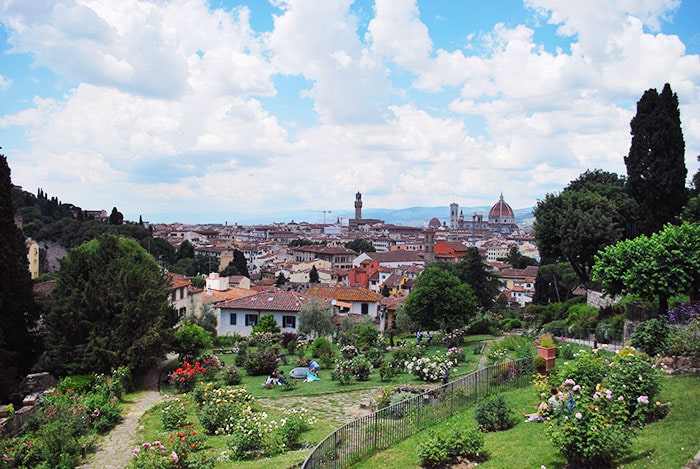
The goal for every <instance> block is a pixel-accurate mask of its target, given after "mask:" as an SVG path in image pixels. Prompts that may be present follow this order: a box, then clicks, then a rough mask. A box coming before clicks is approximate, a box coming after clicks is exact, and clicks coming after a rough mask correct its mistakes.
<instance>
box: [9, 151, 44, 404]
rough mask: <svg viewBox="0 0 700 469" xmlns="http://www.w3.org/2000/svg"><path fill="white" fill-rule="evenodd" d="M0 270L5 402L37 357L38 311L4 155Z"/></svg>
mask: <svg viewBox="0 0 700 469" xmlns="http://www.w3.org/2000/svg"><path fill="white" fill-rule="evenodd" d="M0 266H2V267H1V268H0V402H7V399H8V397H9V395H10V394H11V393H12V392H14V391H16V386H17V383H18V382H19V379H20V378H21V376H22V375H23V374H25V373H26V372H27V371H28V370H29V368H30V367H31V366H32V364H33V363H34V360H36V358H37V355H38V353H39V340H38V337H37V335H36V324H37V321H38V319H39V307H38V306H37V304H36V303H35V302H34V297H33V294H32V279H31V276H30V274H29V268H28V261H27V248H26V246H25V244H24V236H22V232H21V230H19V229H18V228H17V226H16V225H15V210H14V206H13V205H12V182H11V178H10V167H9V166H8V164H7V158H6V157H5V155H0Z"/></svg>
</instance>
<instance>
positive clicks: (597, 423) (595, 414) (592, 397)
mask: <svg viewBox="0 0 700 469" xmlns="http://www.w3.org/2000/svg"><path fill="white" fill-rule="evenodd" d="M567 384H568V385H569V386H571V388H570V389H569V391H567V392H568V393H569V395H570V397H571V398H572V400H573V401H574V402H575V404H574V405H573V406H572V407H571V409H569V408H568V407H567V406H565V407H564V409H563V410H562V411H560V412H557V413H554V414H553V415H552V416H551V420H550V421H549V422H548V424H547V427H546V428H545V431H546V433H547V435H549V437H550V439H551V440H552V443H553V444H554V445H555V446H556V447H557V448H559V450H560V451H561V453H562V454H563V455H564V457H565V458H566V460H567V462H568V463H569V464H570V465H571V466H572V467H601V468H602V467H613V463H614V461H615V460H617V459H618V458H620V457H621V456H622V455H623V454H625V452H626V450H627V449H628V448H629V446H630V444H631V441H632V437H634V436H635V435H636V433H637V429H638V428H637V427H636V426H634V425H629V424H628V419H629V417H630V415H629V412H628V410H627V408H626V406H625V400H627V399H632V398H631V397H629V395H628V394H626V395H624V396H622V395H618V394H615V393H613V392H612V391H611V390H609V389H606V388H605V387H599V388H598V389H596V387H595V386H594V387H592V388H587V387H579V385H578V384H576V382H574V381H571V380H567ZM620 397H622V399H620Z"/></svg>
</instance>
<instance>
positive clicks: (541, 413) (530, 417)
mask: <svg viewBox="0 0 700 469" xmlns="http://www.w3.org/2000/svg"><path fill="white" fill-rule="evenodd" d="M549 393H550V396H549V399H547V401H546V402H541V403H540V405H539V406H538V407H537V412H535V413H534V414H525V417H527V420H525V421H526V422H541V421H542V420H544V419H545V418H547V417H548V416H549V415H552V414H554V413H557V412H559V411H560V410H561V409H563V408H564V400H563V396H562V395H561V393H560V392H559V389H557V388H556V386H552V387H551V389H550V390H549Z"/></svg>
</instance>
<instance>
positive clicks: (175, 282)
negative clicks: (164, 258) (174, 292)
mask: <svg viewBox="0 0 700 469" xmlns="http://www.w3.org/2000/svg"><path fill="white" fill-rule="evenodd" d="M168 277H170V281H171V287H170V288H172V289H176V288H181V287H186V286H188V285H192V282H191V281H190V279H188V278H187V277H185V276H184V275H180V274H173V273H168Z"/></svg>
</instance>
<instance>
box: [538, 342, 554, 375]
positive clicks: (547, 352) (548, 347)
mask: <svg viewBox="0 0 700 469" xmlns="http://www.w3.org/2000/svg"><path fill="white" fill-rule="evenodd" d="M536 343H537V356H539V357H542V358H544V359H545V360H546V363H547V366H546V370H547V371H549V369H550V368H552V367H553V366H554V360H555V359H556V357H557V346H556V344H555V343H554V339H553V338H552V336H551V335H550V334H542V335H541V336H540V337H539V339H537V342H536Z"/></svg>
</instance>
